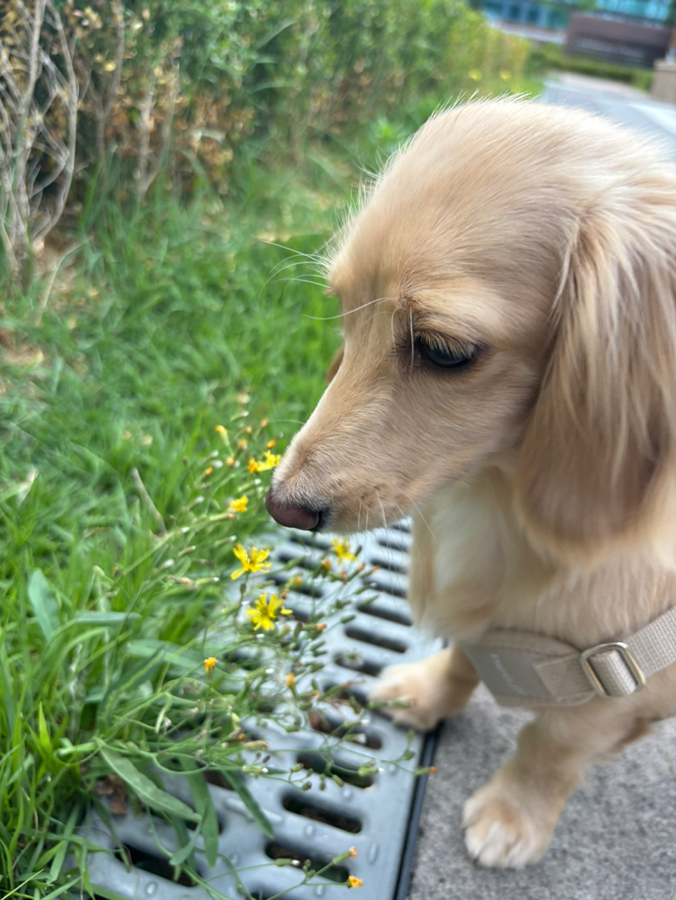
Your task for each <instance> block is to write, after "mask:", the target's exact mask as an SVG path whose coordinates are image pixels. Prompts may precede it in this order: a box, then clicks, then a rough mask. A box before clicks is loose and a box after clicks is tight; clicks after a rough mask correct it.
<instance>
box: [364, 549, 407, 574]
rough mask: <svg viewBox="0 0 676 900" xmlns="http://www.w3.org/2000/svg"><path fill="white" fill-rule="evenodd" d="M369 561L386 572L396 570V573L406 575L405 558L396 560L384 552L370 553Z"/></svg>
mask: <svg viewBox="0 0 676 900" xmlns="http://www.w3.org/2000/svg"><path fill="white" fill-rule="evenodd" d="M369 562H370V563H372V564H375V565H376V566H380V568H381V569H385V571H387V572H396V573H397V574H398V575H406V574H407V573H408V563H407V559H406V558H404V559H400V560H396V559H393V558H392V557H391V556H385V554H380V553H372V554H371V558H370V560H369Z"/></svg>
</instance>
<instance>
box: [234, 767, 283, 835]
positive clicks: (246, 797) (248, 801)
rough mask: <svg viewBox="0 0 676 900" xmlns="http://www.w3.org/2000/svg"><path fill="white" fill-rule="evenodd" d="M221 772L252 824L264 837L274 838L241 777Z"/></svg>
mask: <svg viewBox="0 0 676 900" xmlns="http://www.w3.org/2000/svg"><path fill="white" fill-rule="evenodd" d="M221 771H222V773H223V777H224V778H225V780H226V781H227V782H228V784H229V785H230V787H231V788H232V789H233V790H234V791H237V793H238V794H239V797H240V800H241V801H242V803H244V805H245V806H246V808H247V809H248V810H249V812H250V813H251V815H252V816H253V820H254V822H255V823H256V825H258V827H259V828H260V830H261V831H262V832H263V834H264V835H266V837H269V838H274V836H275V833H274V831H273V830H272V825H271V824H270V822H269V821H268V818H267V816H266V815H265V813H264V812H263V810H262V809H261V808H260V806H259V805H258V803H257V802H256V801H255V800H254V798H253V796H252V795H251V793H250V791H249V788H248V787H247V786H246V784H244V780H243V779H242V777H241V776H240V775H238V774H236V773H235V772H230V771H228V770H227V769H221Z"/></svg>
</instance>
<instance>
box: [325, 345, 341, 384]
mask: <svg viewBox="0 0 676 900" xmlns="http://www.w3.org/2000/svg"><path fill="white" fill-rule="evenodd" d="M344 353H345V345H344V344H341V345H340V347H339V348H338V350H337V351H336V355H335V356H334V357H333V359H332V360H331V365H330V366H329V370H328V372H327V373H326V383H327V384H331V382H332V381H333V379H334V378H335V377H336V373H337V372H338V369H339V368H340V364H341V363H342V361H343V354H344Z"/></svg>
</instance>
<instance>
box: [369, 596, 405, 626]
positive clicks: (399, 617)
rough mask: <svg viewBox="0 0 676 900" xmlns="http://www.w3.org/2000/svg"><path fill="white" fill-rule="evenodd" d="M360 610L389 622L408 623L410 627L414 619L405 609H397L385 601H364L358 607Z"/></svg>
mask: <svg viewBox="0 0 676 900" xmlns="http://www.w3.org/2000/svg"><path fill="white" fill-rule="evenodd" d="M357 609H358V610H359V612H362V613H366V615H367V616H373V617H374V618H376V619H386V620H387V621H388V622H394V623H395V624H396V625H406V627H408V628H410V627H411V626H412V625H413V620H412V619H411V617H410V616H409V615H408V613H406V612H404V611H403V610H399V609H395V608H394V607H393V606H390V605H389V604H384V603H378V602H377V601H374V602H373V603H362V604H361V605H360V606H358V607H357Z"/></svg>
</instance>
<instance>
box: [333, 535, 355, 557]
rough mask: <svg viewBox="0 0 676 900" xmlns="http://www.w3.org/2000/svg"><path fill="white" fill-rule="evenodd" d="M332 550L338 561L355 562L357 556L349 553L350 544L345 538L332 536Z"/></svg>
mask: <svg viewBox="0 0 676 900" xmlns="http://www.w3.org/2000/svg"><path fill="white" fill-rule="evenodd" d="M331 546H332V547H333V552H334V553H335V554H336V556H337V557H338V561H339V562H350V561H351V562H356V561H357V557H356V556H355V555H354V553H350V545H349V543H348V541H347V538H333V539H332V541H331Z"/></svg>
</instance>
